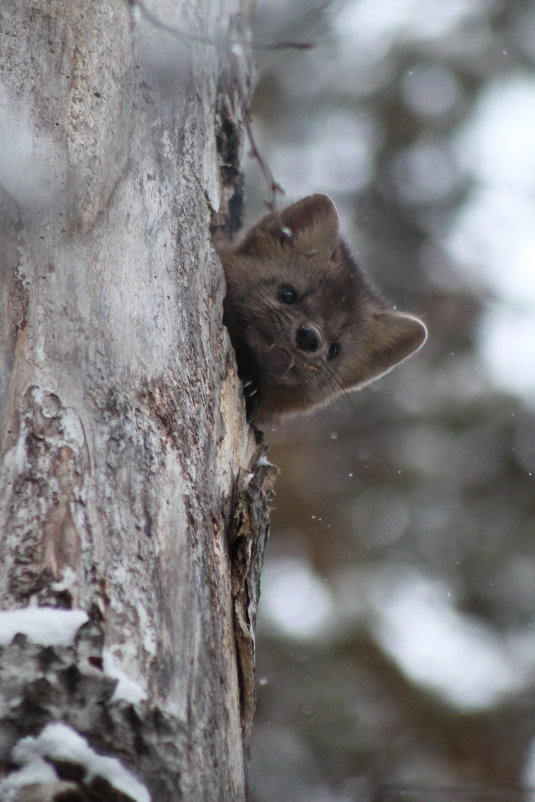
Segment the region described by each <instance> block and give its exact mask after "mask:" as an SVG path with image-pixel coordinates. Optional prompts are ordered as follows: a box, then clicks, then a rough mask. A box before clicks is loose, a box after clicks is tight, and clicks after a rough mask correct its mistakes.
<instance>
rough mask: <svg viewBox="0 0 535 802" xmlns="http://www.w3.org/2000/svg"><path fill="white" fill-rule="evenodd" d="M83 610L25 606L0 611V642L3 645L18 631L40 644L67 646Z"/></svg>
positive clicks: (83, 615) (83, 616)
mask: <svg viewBox="0 0 535 802" xmlns="http://www.w3.org/2000/svg"><path fill="white" fill-rule="evenodd" d="M86 621H88V615H87V613H86V612H85V610H58V609H57V608H56V607H25V608H24V609H22V610H3V611H0V645H1V646H7V644H8V643H11V641H12V640H13V638H14V637H15V635H17V634H18V633H19V632H20V633H22V634H23V635H26V636H27V637H28V638H29V639H30V640H31V641H32V642H33V643H40V644H41V645H42V646H68V645H69V643H72V641H73V640H74V636H75V635H76V633H77V631H78V630H79V629H80V627H81V626H82V624H85V623H86Z"/></svg>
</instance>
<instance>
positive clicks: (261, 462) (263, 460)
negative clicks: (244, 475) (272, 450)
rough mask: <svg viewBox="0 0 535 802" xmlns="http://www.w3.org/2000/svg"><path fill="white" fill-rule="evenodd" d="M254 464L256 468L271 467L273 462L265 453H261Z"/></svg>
mask: <svg viewBox="0 0 535 802" xmlns="http://www.w3.org/2000/svg"><path fill="white" fill-rule="evenodd" d="M256 465H257V467H258V468H272V467H273V463H272V462H270V461H269V460H268V458H267V456H266V454H262V456H261V457H259V458H258V461H257V463H256Z"/></svg>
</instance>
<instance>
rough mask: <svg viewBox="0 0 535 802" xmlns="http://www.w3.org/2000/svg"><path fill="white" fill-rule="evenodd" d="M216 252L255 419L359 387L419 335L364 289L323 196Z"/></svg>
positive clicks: (423, 333) (421, 329)
mask: <svg viewBox="0 0 535 802" xmlns="http://www.w3.org/2000/svg"><path fill="white" fill-rule="evenodd" d="M220 255H221V260H222V263H223V268H224V270H225V278H226V282H227V294H226V297H225V302H224V323H225V325H226V326H227V328H228V330H229V334H230V338H231V341H232V344H233V346H234V349H235V351H236V359H237V362H238V370H239V374H240V377H241V378H242V380H243V381H244V388H245V393H246V396H247V397H248V398H249V399H251V397H254V404H255V408H254V410H252V408H251V407H249V412H250V413H251V412H252V415H251V416H252V417H254V419H255V421H257V422H266V421H269V420H273V419H275V418H278V417H280V416H282V415H285V414H287V413H295V412H303V411H306V410H309V409H312V408H313V407H316V406H318V405H321V404H325V403H326V402H328V401H329V400H331V399H333V398H336V397H337V396H338V395H340V393H343V392H347V391H349V390H356V389H359V388H361V387H363V386H364V385H366V384H369V383H370V382H371V381H373V380H374V379H377V378H379V376H382V375H384V374H385V373H387V372H388V371H389V370H391V369H392V368H393V367H395V366H396V365H398V364H399V363H400V362H402V361H403V360H404V359H406V358H407V357H409V356H410V355H411V354H413V353H414V352H415V351H417V350H418V349H419V348H421V346H422V345H423V344H424V342H425V340H426V338H427V329H426V327H425V325H424V324H423V323H422V321H421V320H419V319H418V318H416V317H413V316H412V315H408V314H405V313H403V312H397V311H395V310H394V309H393V308H392V307H391V305H390V304H388V302H387V301H386V300H385V299H384V298H383V297H382V296H381V295H380V294H379V293H377V292H376V291H375V290H374V289H373V288H372V287H371V285H370V284H369V282H368V280H367V278H366V276H365V274H364V273H363V271H362V270H361V269H360V268H359V267H358V265H357V263H356V262H355V260H354V259H353V257H352V256H351V254H350V252H349V249H348V248H347V246H346V245H345V243H344V242H343V240H342V238H341V237H340V229H339V217H338V211H337V209H336V206H335V205H334V203H333V201H332V200H331V199H330V198H329V197H328V196H327V195H310V196H309V197H306V198H303V199H302V200H300V201H298V202H297V203H294V204H292V205H291V206H288V207H287V208H286V209H283V210H282V211H281V212H272V213H270V214H268V215H266V216H265V217H263V218H262V219H261V220H260V221H259V222H258V223H256V225H254V226H252V228H250V229H249V230H248V231H246V232H245V234H244V236H243V237H242V238H241V240H240V241H239V242H238V243H237V245H236V246H234V247H232V248H229V249H228V250H226V251H224V252H223V253H221V254H220Z"/></svg>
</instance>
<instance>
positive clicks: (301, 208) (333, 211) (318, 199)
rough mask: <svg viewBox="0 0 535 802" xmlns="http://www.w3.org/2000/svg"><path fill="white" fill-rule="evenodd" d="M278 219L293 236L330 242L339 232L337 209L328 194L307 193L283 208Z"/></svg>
mask: <svg viewBox="0 0 535 802" xmlns="http://www.w3.org/2000/svg"><path fill="white" fill-rule="evenodd" d="M279 219H280V220H281V221H282V224H283V225H284V226H285V227H286V228H288V229H289V233H288V236H291V237H294V238H296V237H299V236H307V237H309V238H312V237H314V238H316V239H323V240H324V241H325V242H328V243H332V242H335V241H336V240H337V239H338V236H339V234H340V217H339V215H338V209H337V208H336V206H335V203H334V201H333V200H332V198H330V197H329V196H328V195H319V194H318V195H308V196H307V197H306V198H302V200H300V201H297V203H293V204H292V205H291V206H287V207H286V209H283V210H282V211H281V212H280V214H279ZM290 232H291V233H290Z"/></svg>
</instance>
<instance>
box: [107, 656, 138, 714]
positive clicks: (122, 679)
mask: <svg viewBox="0 0 535 802" xmlns="http://www.w3.org/2000/svg"><path fill="white" fill-rule="evenodd" d="M103 657H104V673H105V674H107V675H108V677H111V678H112V679H116V680H118V682H117V687H116V688H115V690H114V692H113V696H112V697H111V701H112V702H116V701H118V700H119V699H124V701H125V702H130V703H132V704H136V703H137V702H142V701H143V699H146V698H147V694H146V692H145V691H144V690H143V688H142V687H141V685H140V684H139V682H136V680H134V679H132V678H131V677H129V676H128V674H126V673H125V672H124V671H123V670H122V668H119V666H118V665H117V664H116V663H115V659H114V657H113V655H112V653H111V652H110V651H108V649H104V652H103Z"/></svg>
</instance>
